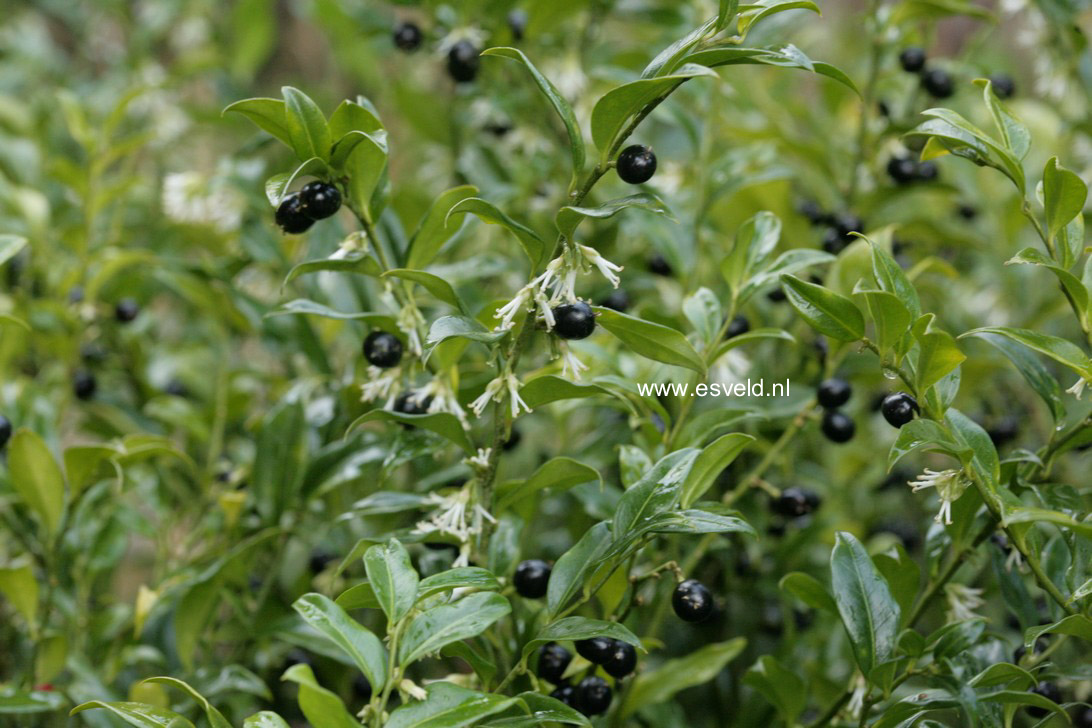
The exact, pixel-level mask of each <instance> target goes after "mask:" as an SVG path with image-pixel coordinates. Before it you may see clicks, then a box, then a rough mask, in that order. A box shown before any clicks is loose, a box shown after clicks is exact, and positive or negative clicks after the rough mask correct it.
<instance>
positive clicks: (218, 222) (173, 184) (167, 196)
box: [163, 172, 246, 233]
mask: <svg viewBox="0 0 1092 728" xmlns="http://www.w3.org/2000/svg"><path fill="white" fill-rule="evenodd" d="M245 204H246V202H245V200H243V198H242V195H241V194H240V193H239V191H238V190H236V189H234V188H232V187H230V186H228V185H227V184H224V183H222V181H221V182H217V181H216V180H213V179H211V178H209V177H207V176H206V175H204V174H201V173H200V172H175V173H173V174H168V175H167V176H166V177H165V178H164V179H163V212H164V213H165V214H166V215H167V217H168V218H170V219H171V220H174V221H175V222H180V223H186V224H192V225H211V226H212V227H213V228H215V229H216V230H217V231H219V232H221V233H227V232H231V231H232V230H237V229H238V228H239V223H240V221H241V220H242V216H243V208H244V207H245Z"/></svg>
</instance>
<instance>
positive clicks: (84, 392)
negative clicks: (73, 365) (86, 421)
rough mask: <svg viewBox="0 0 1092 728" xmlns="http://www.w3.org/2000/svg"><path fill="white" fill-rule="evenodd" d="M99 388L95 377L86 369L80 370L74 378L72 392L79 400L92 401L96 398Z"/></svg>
mask: <svg viewBox="0 0 1092 728" xmlns="http://www.w3.org/2000/svg"><path fill="white" fill-rule="evenodd" d="M97 388H98V383H97V382H95V375H94V374H92V373H91V372H89V371H87V370H86V369H79V370H77V371H76V373H75V374H74V375H73V376H72V391H73V393H75V395H76V398H77V399H84V400H87V399H91V398H92V397H94V396H95V389H97Z"/></svg>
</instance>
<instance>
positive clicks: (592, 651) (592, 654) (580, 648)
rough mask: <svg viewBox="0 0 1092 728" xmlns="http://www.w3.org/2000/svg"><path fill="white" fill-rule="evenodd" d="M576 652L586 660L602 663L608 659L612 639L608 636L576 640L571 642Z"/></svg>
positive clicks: (612, 642) (612, 646)
mask: <svg viewBox="0 0 1092 728" xmlns="http://www.w3.org/2000/svg"><path fill="white" fill-rule="evenodd" d="M573 645H575V647H576V651H577V653H578V654H579V655H580V656H581V657H583V658H584V659H585V660H587V661H588V662H593V663H595V664H596V665H602V664H603V663H604V662H606V661H607V660H609V659H610V653H611V650H612V649H614V640H613V639H612V638H610V637H589V638H588V639H586V640H577V641H576V642H574V643H573Z"/></svg>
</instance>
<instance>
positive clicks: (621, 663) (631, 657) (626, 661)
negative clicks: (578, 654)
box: [603, 640, 637, 679]
mask: <svg viewBox="0 0 1092 728" xmlns="http://www.w3.org/2000/svg"><path fill="white" fill-rule="evenodd" d="M635 667H637V649H636V648H635V647H634V646H633V645H631V644H630V643H628V642H623V641H622V640H614V647H613V649H612V650H611V653H610V657H609V658H607V660H606V661H605V662H604V663H603V669H604V670H606V671H607V674H608V675H610V676H611V677H614V678H619V679H621V678H623V677H625V676H626V675H628V674H630V673H631V672H633V669H634V668H635Z"/></svg>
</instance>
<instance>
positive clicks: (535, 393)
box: [519, 374, 608, 409]
mask: <svg viewBox="0 0 1092 728" xmlns="http://www.w3.org/2000/svg"><path fill="white" fill-rule="evenodd" d="M600 394H608V391H607V390H606V389H604V388H603V387H600V386H599V385H598V384H588V383H579V382H572V381H570V380H568V379H565V378H564V377H559V376H556V375H554V374H546V375H543V376H541V377H535V378H534V379H531V380H529V381H528V382H527V383H526V384H524V385H523V387H522V388H521V389H520V390H519V396H520V398H521V399H522V400H523V401H524V402H526V403H527V406H528V407H530V408H531V409H535V408H537V407H540V406H542V405H544V404H549V403H550V402H558V401H560V400H563V399H583V398H585V397H595V396H596V395H600Z"/></svg>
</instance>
